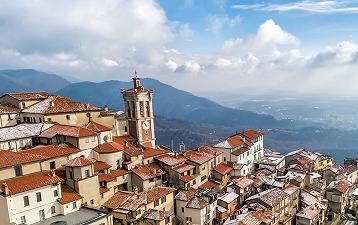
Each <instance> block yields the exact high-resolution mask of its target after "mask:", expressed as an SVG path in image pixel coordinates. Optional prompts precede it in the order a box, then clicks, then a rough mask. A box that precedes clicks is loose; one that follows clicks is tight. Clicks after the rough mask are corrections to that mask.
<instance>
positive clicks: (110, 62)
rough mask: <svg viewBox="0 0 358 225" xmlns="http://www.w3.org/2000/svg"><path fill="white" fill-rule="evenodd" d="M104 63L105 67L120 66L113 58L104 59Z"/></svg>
mask: <svg viewBox="0 0 358 225" xmlns="http://www.w3.org/2000/svg"><path fill="white" fill-rule="evenodd" d="M102 65H104V66H105V67H115V66H119V64H118V63H117V62H116V61H114V60H112V59H106V58H104V59H102Z"/></svg>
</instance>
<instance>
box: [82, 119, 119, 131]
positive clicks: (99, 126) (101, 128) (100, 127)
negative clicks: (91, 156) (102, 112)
mask: <svg viewBox="0 0 358 225" xmlns="http://www.w3.org/2000/svg"><path fill="white" fill-rule="evenodd" d="M82 127H84V128H87V129H90V130H92V131H94V132H104V131H111V130H112V127H110V126H107V125H104V124H100V123H96V122H93V121H90V122H88V123H87V124H85V125H83V126H82Z"/></svg>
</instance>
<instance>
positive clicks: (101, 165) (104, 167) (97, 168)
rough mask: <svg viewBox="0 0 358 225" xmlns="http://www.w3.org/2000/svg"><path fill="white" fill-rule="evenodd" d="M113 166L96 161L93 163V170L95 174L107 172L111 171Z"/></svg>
mask: <svg viewBox="0 0 358 225" xmlns="http://www.w3.org/2000/svg"><path fill="white" fill-rule="evenodd" d="M111 167H112V166H111V165H109V164H107V163H105V162H101V161H96V162H94V163H93V168H94V171H95V172H98V171H101V170H107V169H110V168H111Z"/></svg>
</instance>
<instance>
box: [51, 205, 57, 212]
mask: <svg viewBox="0 0 358 225" xmlns="http://www.w3.org/2000/svg"><path fill="white" fill-rule="evenodd" d="M55 213H56V208H55V206H52V207H51V214H55Z"/></svg>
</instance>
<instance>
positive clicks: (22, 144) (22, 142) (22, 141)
mask: <svg viewBox="0 0 358 225" xmlns="http://www.w3.org/2000/svg"><path fill="white" fill-rule="evenodd" d="M20 147H21V148H22V147H24V140H20Z"/></svg>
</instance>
